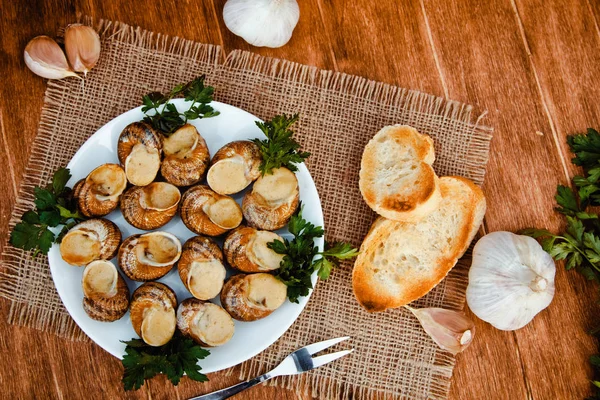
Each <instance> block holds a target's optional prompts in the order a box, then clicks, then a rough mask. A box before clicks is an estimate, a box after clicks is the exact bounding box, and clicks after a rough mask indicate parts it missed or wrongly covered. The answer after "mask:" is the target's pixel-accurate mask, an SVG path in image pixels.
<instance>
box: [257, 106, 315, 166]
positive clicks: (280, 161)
mask: <svg viewBox="0 0 600 400" xmlns="http://www.w3.org/2000/svg"><path fill="white" fill-rule="evenodd" d="M296 121H298V114H294V115H292V116H291V117H288V116H287V115H285V114H282V115H276V116H275V117H273V119H272V120H270V121H266V122H257V123H256V125H257V126H258V127H259V128H260V130H261V131H263V133H264V134H265V136H266V137H267V138H266V139H262V140H261V139H253V140H252V141H253V142H254V143H255V144H256V145H257V146H258V148H259V149H260V153H261V156H262V162H261V163H260V167H259V169H260V172H261V173H262V174H263V176H264V175H265V174H270V173H271V171H272V170H273V169H274V168H280V167H285V168H287V169H289V170H290V171H292V172H293V171H297V170H298V167H296V165H295V164H299V163H301V162H303V161H304V160H305V159H307V158H308V157H309V156H310V153H308V152H306V151H298V150H299V149H300V144H299V143H298V142H297V141H296V140H295V139H294V138H293V136H294V131H292V130H291V129H290V127H291V126H292V125H293V124H294V123H295V122H296Z"/></svg>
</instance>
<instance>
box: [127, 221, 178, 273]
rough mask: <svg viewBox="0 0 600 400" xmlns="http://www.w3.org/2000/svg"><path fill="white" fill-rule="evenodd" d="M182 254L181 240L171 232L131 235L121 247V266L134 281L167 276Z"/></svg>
mask: <svg viewBox="0 0 600 400" xmlns="http://www.w3.org/2000/svg"><path fill="white" fill-rule="evenodd" d="M180 256H181V242H180V241H179V239H177V237H175V235H173V234H171V233H169V232H162V231H156V232H149V233H144V234H142V235H133V236H129V237H128V238H127V239H125V240H124V241H123V243H122V244H121V247H119V256H118V257H119V267H120V268H121V270H122V271H123V273H125V275H127V277H128V278H129V279H131V280H134V281H140V282H144V281H152V280H155V279H158V278H160V277H163V276H165V275H166V274H167V273H168V272H169V271H170V270H171V269H172V268H173V265H175V263H176V262H177V261H178V260H179V257H180Z"/></svg>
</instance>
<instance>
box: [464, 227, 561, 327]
mask: <svg viewBox="0 0 600 400" xmlns="http://www.w3.org/2000/svg"><path fill="white" fill-rule="evenodd" d="M555 273H556V267H555V265H554V260H552V257H550V255H549V254H548V253H546V252H545V251H544V250H543V249H542V246H540V244H539V243H538V242H537V241H536V240H535V239H533V238H530V237H529V236H521V235H515V234H514V233H510V232H493V233H490V234H488V235H486V236H484V237H482V238H481V239H480V240H479V241H478V242H477V244H476V245H475V248H474V249H473V263H472V264H471V269H470V271H469V285H468V287H467V303H468V304H469V308H470V309H471V311H473V313H474V314H475V315H477V316H478V317H479V318H481V319H482V320H484V321H486V322H489V323H490V324H492V325H493V326H494V327H495V328H498V329H501V330H504V331H512V330H515V329H519V328H522V327H524V326H525V325H527V324H528V323H529V322H530V321H531V320H532V319H533V317H535V316H536V314H538V313H539V312H540V311H542V310H543V309H544V308H546V307H548V305H549V304H550V302H551V301H552V298H553V297H554V274H555Z"/></svg>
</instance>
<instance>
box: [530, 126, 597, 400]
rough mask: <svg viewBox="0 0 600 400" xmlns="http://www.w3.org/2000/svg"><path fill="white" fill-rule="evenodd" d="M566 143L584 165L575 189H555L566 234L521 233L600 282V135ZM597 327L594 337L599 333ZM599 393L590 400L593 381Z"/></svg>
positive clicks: (577, 137)
mask: <svg viewBox="0 0 600 400" xmlns="http://www.w3.org/2000/svg"><path fill="white" fill-rule="evenodd" d="M567 144H568V145H569V148H570V149H571V152H573V153H574V154H575V157H574V158H572V159H571V161H572V162H573V164H575V165H578V166H581V167H582V168H583V171H584V175H578V176H575V177H574V178H573V184H574V188H571V187H568V186H564V185H559V186H558V187H557V190H556V196H555V197H554V198H555V199H556V203H557V204H558V207H557V208H556V210H557V211H558V212H559V213H561V214H563V215H565V217H566V219H567V226H566V229H565V231H564V232H562V233H559V234H553V233H552V232H550V231H548V230H546V229H535V228H528V229H524V230H523V231H521V233H523V234H525V235H529V236H532V237H534V238H536V239H539V240H540V241H541V244H542V247H543V248H544V250H545V251H546V252H548V253H549V254H550V255H551V256H552V257H553V258H554V259H555V260H565V268H566V269H568V270H570V269H575V270H576V271H578V272H579V273H581V274H582V275H583V276H584V277H585V278H586V279H588V280H595V281H599V280H600V221H599V218H598V217H599V216H598V214H597V213H596V212H594V211H593V210H591V209H590V207H591V206H600V133H598V131H596V130H595V129H591V128H590V129H588V130H587V133H586V134H578V135H573V136H569V137H568V138H567ZM598 332H600V328H597V329H596V330H595V332H592V334H598ZM590 363H591V364H592V366H593V368H594V375H595V378H598V377H599V376H600V355H598V354H597V355H593V356H592V357H590ZM591 382H592V384H593V385H594V386H595V387H596V388H597V392H596V394H595V395H593V396H592V397H589V398H588V399H597V400H600V391H598V388H600V381H599V380H598V379H593V380H592V381H591Z"/></svg>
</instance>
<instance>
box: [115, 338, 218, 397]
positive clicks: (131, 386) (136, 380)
mask: <svg viewBox="0 0 600 400" xmlns="http://www.w3.org/2000/svg"><path fill="white" fill-rule="evenodd" d="M123 343H125V344H126V345H127V346H126V347H125V356H124V357H123V360H122V363H123V367H124V369H125V370H124V372H123V386H124V388H125V390H137V389H139V388H140V387H142V385H143V384H144V381H145V380H146V379H150V378H152V377H154V376H156V375H158V374H165V375H166V376H167V378H168V379H169V380H170V381H171V383H173V385H175V386H177V384H179V381H180V380H181V377H182V376H183V374H184V373H185V374H186V375H187V376H188V378H190V379H192V380H195V381H199V382H205V381H208V378H207V377H206V375H204V374H202V373H201V372H200V370H201V368H200V366H199V365H198V361H199V360H202V359H204V358H206V357H207V356H208V355H209V354H210V352H209V351H208V350H205V349H203V348H202V347H201V346H200V345H198V344H196V343H194V341H193V340H192V339H188V338H185V337H183V336H182V335H181V334H179V333H176V334H175V336H173V338H172V339H171V340H170V341H169V342H168V343H167V344H165V345H163V346H159V347H154V346H150V345H147V344H146V343H144V341H142V340H141V339H131V340H129V341H124V342H123Z"/></svg>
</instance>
